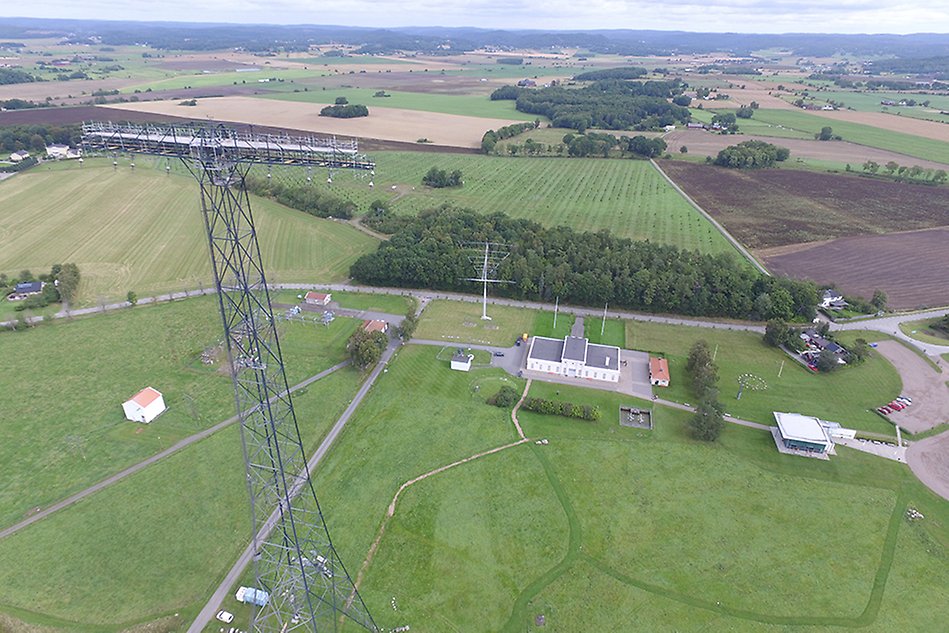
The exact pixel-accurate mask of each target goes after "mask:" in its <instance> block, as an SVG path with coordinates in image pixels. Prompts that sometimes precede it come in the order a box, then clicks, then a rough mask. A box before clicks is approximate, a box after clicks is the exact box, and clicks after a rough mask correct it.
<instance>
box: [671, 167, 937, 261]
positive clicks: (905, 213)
mask: <svg viewBox="0 0 949 633" xmlns="http://www.w3.org/2000/svg"><path fill="white" fill-rule="evenodd" d="M662 168H663V169H664V170H665V171H666V173H667V174H669V177H670V178H672V179H673V180H674V181H675V182H676V183H677V184H678V185H679V186H680V187H682V189H684V190H685V192H686V193H687V194H689V196H691V197H692V199H693V200H695V201H696V202H697V203H698V204H699V205H700V206H701V207H702V208H703V209H705V210H706V211H708V212H709V213H711V214H712V215H713V216H715V219H716V220H718V221H719V222H721V223H722V224H724V225H725V227H726V228H727V229H728V231H729V232H730V233H731V234H732V235H734V236H735V237H736V238H737V239H738V240H739V241H741V242H742V243H743V244H745V245H746V246H748V247H749V248H753V249H758V248H770V247H774V246H784V245H787V244H797V243H800V242H815V241H820V240H829V239H834V238H837V237H846V236H851V235H874V234H880V233H892V232H897V231H908V230H915V229H927V228H933V227H937V226H943V225H945V224H949V187H944V186H938V187H935V186H927V185H918V184H917V185H914V184H908V183H899V182H893V181H887V180H875V179H871V178H865V177H861V176H857V175H849V174H825V173H815V172H808V171H801V170H796V169H758V170H738V169H726V168H723V167H715V166H710V165H697V164H694V163H688V162H685V161H665V162H663V163H662Z"/></svg>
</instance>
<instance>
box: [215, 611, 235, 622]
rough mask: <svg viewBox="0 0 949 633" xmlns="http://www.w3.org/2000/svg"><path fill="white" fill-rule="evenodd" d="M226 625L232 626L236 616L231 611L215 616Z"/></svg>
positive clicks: (220, 612)
mask: <svg viewBox="0 0 949 633" xmlns="http://www.w3.org/2000/svg"><path fill="white" fill-rule="evenodd" d="M214 617H216V618H217V619H218V620H220V621H221V622H223V623H224V624H230V623H231V622H233V621H234V614H233V613H231V612H230V611H218V612H217V615H216V616H214Z"/></svg>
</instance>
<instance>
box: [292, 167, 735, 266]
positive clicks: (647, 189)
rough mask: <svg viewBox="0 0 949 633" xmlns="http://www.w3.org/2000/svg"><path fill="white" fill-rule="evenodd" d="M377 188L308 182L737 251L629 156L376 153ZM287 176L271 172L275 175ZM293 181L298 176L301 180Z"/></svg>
mask: <svg viewBox="0 0 949 633" xmlns="http://www.w3.org/2000/svg"><path fill="white" fill-rule="evenodd" d="M372 157H373V158H374V159H375V160H376V164H377V167H376V174H375V180H374V184H375V188H374V189H370V188H369V187H368V186H367V183H366V182H365V181H364V180H359V179H353V178H351V177H347V176H346V175H345V174H341V175H339V176H338V177H336V178H334V179H333V182H332V183H331V184H327V183H325V182H322V181H320V182H317V179H316V178H314V184H313V185H311V186H314V187H319V189H320V190H321V191H330V192H333V193H335V194H336V195H339V196H342V197H345V198H346V199H349V200H351V201H353V202H355V203H356V204H357V205H358V207H359V208H360V209H361V210H365V209H367V208H368V207H369V204H370V203H371V202H372V201H373V200H376V199H383V200H390V201H391V202H392V206H393V208H394V209H395V210H396V211H398V212H401V213H416V212H418V211H420V210H423V209H429V208H432V207H436V206H439V205H441V204H444V203H451V204H454V205H457V206H462V207H469V208H471V209H474V210H476V211H480V212H482V213H495V212H498V211H502V212H504V213H507V214H509V215H511V216H513V217H519V218H528V219H531V220H534V221H536V222H539V223H541V224H544V225H547V226H557V225H567V226H570V227H572V228H574V229H576V230H579V231H598V230H600V229H609V230H610V231H611V232H612V233H613V234H615V235H618V236H621V237H629V238H633V239H642V240H645V239H648V240H650V241H653V242H658V243H661V244H671V245H674V246H679V247H681V248H688V249H693V250H698V251H701V252H706V253H721V252H735V251H734V249H733V248H732V247H731V245H729V244H728V242H727V241H726V240H725V238H724V237H722V235H721V234H720V233H719V232H718V231H717V230H716V229H715V228H714V227H713V226H712V225H711V224H710V223H709V222H708V221H706V220H705V219H704V218H703V217H702V216H701V215H699V214H698V213H697V212H696V211H695V209H693V208H692V207H691V205H689V203H688V202H686V200H685V199H684V198H682V197H681V196H680V195H679V194H678V193H676V192H675V190H674V189H672V187H671V186H670V185H669V184H668V183H667V182H666V181H665V179H664V178H663V177H662V176H661V175H660V174H659V173H658V172H657V171H656V170H655V169H654V168H653V166H652V165H651V164H649V163H648V162H646V161H640V160H629V159H610V160H606V159H593V158H590V159H577V158H509V157H499V156H483V155H466V154H440V153H427V152H374V153H373V154H372ZM432 167H438V168H440V169H445V170H448V171H451V170H453V169H460V170H461V172H462V174H463V178H464V183H465V184H464V186H462V187H460V188H452V189H430V188H428V187H425V186H423V185H422V176H424V175H425V173H426V172H427V171H428V170H429V169H430V168H432ZM278 177H283V174H278V173H277V172H275V173H274V178H278ZM296 181H299V179H297V180H296Z"/></svg>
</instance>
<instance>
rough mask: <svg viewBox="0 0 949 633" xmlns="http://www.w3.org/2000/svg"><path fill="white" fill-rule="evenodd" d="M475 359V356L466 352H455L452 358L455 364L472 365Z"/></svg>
mask: <svg viewBox="0 0 949 633" xmlns="http://www.w3.org/2000/svg"><path fill="white" fill-rule="evenodd" d="M473 359H474V354H465V353H464V352H455V355H454V356H452V357H451V362H453V363H466V364H467V363H470V362H471V361H472V360H473Z"/></svg>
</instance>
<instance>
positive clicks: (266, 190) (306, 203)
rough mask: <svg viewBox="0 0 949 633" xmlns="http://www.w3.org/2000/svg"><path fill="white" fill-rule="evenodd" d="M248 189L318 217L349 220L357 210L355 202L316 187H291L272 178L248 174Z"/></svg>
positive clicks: (246, 184)
mask: <svg viewBox="0 0 949 633" xmlns="http://www.w3.org/2000/svg"><path fill="white" fill-rule="evenodd" d="M244 185H245V187H246V188H247V191H248V192H250V193H253V194H255V195H258V196H261V197H264V198H270V199H271V200H275V201H277V202H279V203H280V204H282V205H284V206H287V207H291V208H293V209H297V210H299V211H303V212H304V213H309V214H310V215H315V216H316V217H318V218H330V217H332V218H342V219H344V220H348V219H350V218H351V217H353V215H355V213H356V211H357V207H356V205H355V203H353V202H350V201H349V200H343V199H342V198H338V197H336V196H334V195H332V194H329V193H325V192H321V191H320V190H319V189H317V188H316V187H289V186H287V185H284V184H281V183H279V182H273V180H272V179H270V178H266V177H261V176H255V175H253V174H248V175H247V177H246V178H245V180H244Z"/></svg>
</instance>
